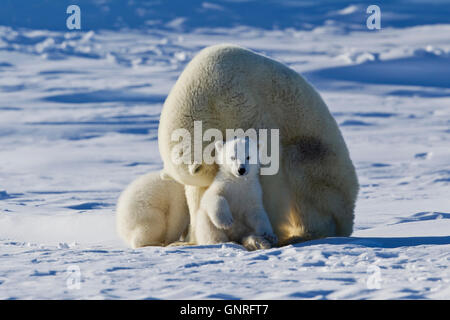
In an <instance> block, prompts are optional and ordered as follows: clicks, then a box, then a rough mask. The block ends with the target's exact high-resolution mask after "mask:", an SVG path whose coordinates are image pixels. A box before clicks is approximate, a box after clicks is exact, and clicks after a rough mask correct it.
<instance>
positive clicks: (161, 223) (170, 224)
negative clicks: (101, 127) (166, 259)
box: [116, 172, 189, 248]
mask: <svg viewBox="0 0 450 320" xmlns="http://www.w3.org/2000/svg"><path fill="white" fill-rule="evenodd" d="M116 211H117V212H116V227H117V232H118V233H119V235H120V237H121V238H122V239H123V240H124V241H125V242H126V243H127V244H128V245H129V246H130V247H132V248H138V247H143V246H161V245H162V246H164V245H168V244H171V243H173V242H174V241H177V240H179V239H180V236H182V235H183V233H184V231H185V230H187V226H188V224H189V211H188V207H187V203H186V197H185V195H184V186H183V185H181V184H179V183H178V182H176V181H169V180H164V179H162V178H161V173H160V172H150V173H147V174H145V175H143V176H140V177H138V178H137V179H136V180H134V181H133V182H132V183H131V184H130V185H129V186H128V187H127V188H126V189H125V190H124V191H123V192H122V194H121V195H120V197H119V200H118V202H117V209H116Z"/></svg>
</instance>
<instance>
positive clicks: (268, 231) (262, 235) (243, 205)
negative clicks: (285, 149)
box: [195, 138, 278, 250]
mask: <svg viewBox="0 0 450 320" xmlns="http://www.w3.org/2000/svg"><path fill="white" fill-rule="evenodd" d="M258 147H261V144H260V145H259V146H257V145H256V141H254V140H252V139H249V138H235V139H233V140H229V141H227V142H226V143H225V144H224V143H223V142H222V141H217V142H216V143H215V150H216V162H218V165H219V171H218V172H217V175H216V177H215V179H214V181H213V182H212V184H211V185H210V186H209V187H208V189H207V190H206V191H205V193H204V194H203V197H202V199H201V201H200V209H199V210H198V213H197V217H196V228H195V238H196V242H197V243H198V244H213V243H220V242H228V241H235V242H238V243H241V244H242V245H243V246H244V247H246V248H247V249H249V250H256V249H268V248H271V247H272V245H275V244H276V243H277V241H278V240H277V237H276V236H275V234H274V233H273V230H272V226H271V224H270V221H269V218H268V216H267V213H266V211H265V209H264V206H263V201H262V189H261V185H260V182H259V169H260V164H259V159H258Z"/></svg>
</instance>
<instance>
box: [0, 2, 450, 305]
mask: <svg viewBox="0 0 450 320" xmlns="http://www.w3.org/2000/svg"><path fill="white" fill-rule="evenodd" d="M22 2H24V1H23V0H21V1H17V3H22ZM80 2H81V8H82V12H83V1H80ZM109 2H110V1H96V2H95V3H101V4H102V5H104V6H106V7H107V4H108V3H109ZM134 2H137V3H140V2H139V1H134ZM134 2H133V3H134ZM418 2H419V3H420V1H417V2H416V3H418ZM11 3H12V2H9V4H8V5H11ZM54 3H56V2H54ZM58 3H59V2H58ZM114 3H117V2H114ZM195 3H196V4H197V2H196V1H195ZM219 3H220V5H219V4H213V3H208V2H200V5H201V9H202V10H204V11H198V12H197V11H196V15H198V17H197V16H194V15H193V14H191V13H190V11H182V10H181V9H180V8H178V7H177V6H176V4H173V6H174V8H175V7H176V8H178V9H177V10H178V11H179V12H180V13H179V17H180V19H178V20H177V17H176V16H175V17H173V15H174V14H175V15H176V14H177V12H178V11H177V10H175V11H173V12H175V13H173V12H172V11H170V10H169V9H171V8H169V5H166V7H163V8H162V9H161V8H159V7H158V8H159V9H160V10H162V11H161V12H162V13H166V15H164V14H162V15H161V19H160V21H159V22H155V23H153V24H151V23H147V24H145V23H144V22H142V23H143V25H147V27H145V28H144V27H141V25H136V24H131V25H127V24H126V23H125V22H127V21H128V22H130V21H135V20H133V18H129V20H126V18H124V19H123V20H121V21H122V22H123V23H124V25H125V26H127V27H131V28H124V27H122V26H119V27H117V26H115V27H114V28H107V27H105V26H106V22H105V24H103V25H102V24H101V23H100V22H99V26H97V27H95V28H92V30H91V29H84V28H83V30H82V31H81V32H79V31H76V32H68V31H64V29H63V28H64V22H65V21H64V19H65V10H63V13H62V17H61V21H62V23H63V27H62V28H61V30H58V28H52V26H44V27H43V28H40V27H39V26H40V24H39V23H40V22H39V21H38V22H35V21H36V19H37V18H36V17H39V16H42V17H43V19H42V20H43V23H44V22H45V21H48V19H47V20H46V19H45V18H46V15H45V14H46V13H45V12H44V11H42V12H40V11H37V13H35V14H34V19H35V20H33V19H31V20H30V19H29V20H26V19H22V20H20V21H22V22H23V24H21V23H19V22H17V21H16V20H14V19H15V18H14V17H15V14H19V13H20V14H22V15H23V14H25V13H24V12H23V11H20V12H19V11H17V8H8V7H7V8H6V9H9V10H12V11H11V14H10V15H8V16H7V17H6V15H5V13H4V12H5V10H2V14H0V25H3V26H0V75H1V77H0V299H36V298H44V299H47V298H48V299H72V298H75V299H79V298H88V299H92V298H93V299H96V298H99V299H104V298H120V299H135V298H137V299H142V298H164V299H187V298H189V299H202V298H225V299H233V298H237V299H298V298H326V299H340V298H343V299H366V298H368V299H410V298H413V299H414V298H420V299H422V298H432V299H450V270H449V266H450V197H449V193H450V42H449V34H450V15H447V16H445V14H444V13H445V12H447V13H448V12H449V9H448V5H445V4H440V2H439V1H436V2H433V3H434V5H436V6H438V8H440V10H435V11H432V10H431V9H429V7H427V8H428V9H426V8H425V9H424V14H423V15H421V14H420V8H421V7H420V6H417V5H416V7H414V6H413V5H412V6H411V7H408V8H409V11H408V12H407V14H408V15H409V17H413V18H414V13H416V15H417V17H418V18H417V19H416V20H417V23H416V24H414V23H411V20H414V19H413V18H411V19H409V20H408V19H407V18H405V15H406V14H404V15H403V16H402V8H403V7H402V6H401V4H402V3H403V2H401V1H399V3H400V4H399V5H398V7H397V11H396V7H395V6H393V5H390V6H389V7H388V8H389V12H387V13H386V15H387V19H386V21H387V23H386V25H387V27H385V26H384V25H383V21H384V20H382V27H383V29H382V30H379V31H370V30H367V29H366V28H365V19H366V17H367V16H368V15H367V14H366V13H365V8H366V7H367V6H366V5H365V4H364V5H362V4H357V3H356V4H352V3H348V2H345V1H341V2H334V4H333V5H331V4H328V7H326V9H327V10H328V11H326V13H324V14H320V12H319V13H318V11H314V10H312V9H311V8H310V7H308V8H307V9H308V10H310V11H309V12H310V13H311V15H310V16H311V17H313V18H314V19H313V18H311V19H310V20H311V21H308V23H307V24H305V25H302V24H296V23H295V21H296V20H295V19H294V18H295V15H293V14H292V12H295V10H299V12H300V11H301V12H302V15H300V16H301V17H304V16H308V14H307V13H308V11H307V10H306V13H305V10H303V9H304V8H303V9H302V8H299V7H295V6H294V7H292V3H293V2H291V1H284V2H282V3H280V4H279V6H280V9H279V12H278V11H277V12H275V13H274V17H273V19H274V21H275V20H277V21H278V24H279V25H280V27H279V28H272V27H273V25H272V24H269V23H268V22H267V21H266V20H265V19H266V18H267V19H270V18H271V16H270V15H268V16H267V17H266V15H264V14H261V17H260V18H258V19H259V20H258V19H257V20H256V22H255V23H249V25H247V26H243V23H242V19H243V18H245V17H246V16H245V13H242V16H239V12H240V11H239V10H238V9H239V7H238V5H239V3H241V6H242V9H243V11H242V12H244V11H245V10H244V9H248V8H249V6H250V5H249V3H250V4H252V5H253V6H256V4H255V3H254V2H252V1H249V2H234V1H225V0H223V1H219ZM270 3H271V2H270ZM327 3H328V2H327ZM335 3H337V4H335ZM8 5H7V6H8ZM227 5H229V7H227ZM403 5H404V3H403ZM439 5H440V7H439ZM0 6H1V5H0ZM236 6H237V7H236ZM267 6H268V5H266V6H265V10H266V11H267V12H270V8H272V7H270V6H268V7H267ZM250 7H251V6H250ZM109 8H110V11H108V12H109V15H111V11H113V12H116V13H119V10H120V9H121V8H120V7H114V6H111V7H109ZM256 8H257V6H256ZM411 8H412V9H411ZM414 8H416V9H414ZM32 9H33V8H32ZM34 9H36V8H34ZM147 9H148V8H147ZM288 9H289V10H288ZM381 9H382V19H383V6H381ZM30 10H31V9H30ZM36 10H37V9H36ZM114 10H116V11H114ZM148 10H150V9H148ZM164 10H165V11H164ZM180 10H181V11H180ZM221 10H222V11H221ZM227 10H228V11H227ZM229 10H231V11H229ZM414 10H416V11H415V12H414ZM427 10H429V11H430V10H431V11H432V12H431V11H430V12H431V13H430V12H428V11H427ZM446 10H447V11H446ZM144 11H145V10H144ZM50 12H53V11H50ZM105 12H106V11H105ZM168 12H171V15H170V14H168ZM186 12H187V13H186ZM202 12H203V13H202ZM205 12H206V13H205ZM208 12H214V14H218V13H217V12H219V13H220V12H225V13H227V12H228V13H229V12H231V13H230V15H226V14H225V13H224V14H222V15H220V14H219V17H225V16H226V17H231V18H229V19H231V20H230V21H231V22H229V21H228V20H226V19H219V18H217V23H216V24H215V20H214V19H213V20H207V21H206V20H205V21H203V20H201V19H200V18H199V17H203V16H204V15H206V14H207V13H208ZM13 13H14V14H13ZM41 13H42V15H41ZM394 13H395V14H394ZM438 13H439V14H438ZM142 14H143V15H144V16H145V12H144V13H142ZM183 14H184V15H186V14H191V15H192V16H193V17H195V19H188V18H189V16H188V18H186V17H184V20H183V19H182V18H183ZM277 14H278V15H277ZM427 14H428V15H427ZM433 14H436V17H437V18H436V23H437V24H432V23H431V21H433V19H432V18H433ZM283 15H285V17H286V19H282V17H283ZM346 16H348V19H347V18H346ZM406 16H407V15H406ZM424 16H425V17H424ZM430 16H431V17H430ZM20 17H22V16H20ZM20 17H19V18H20ZM445 17H447V20H445V19H446V18H445ZM8 19H9V20H8ZM11 19H12V20H11ZM196 19H197V20H196ZM198 19H200V20H198ZM396 19H397V20H396ZM402 19H403V20H402ZM10 20H11V21H12V22H11V21H10ZM100 20H101V19H100ZM30 21H31V22H30ZM33 21H34V22H33ZM88 21H89V20H88ZM124 21H125V22H124ZM164 21H166V23H165V24H164V23H163V22H164ZM169 21H170V23H169ZM186 21H187V22H186ZM192 21H194V22H195V21H197V23H194V22H192ZM289 21H291V25H292V26H293V27H292V28H289V27H288V26H289ZM346 21H348V23H346ZM138 22H139V21H138ZM250 22H252V21H250ZM258 22H259V24H258ZM136 23H137V22H136ZM168 23H169V24H168ZM389 23H390V24H389ZM285 24H288V25H285ZM269 25H270V26H269ZM149 26H150V27H149ZM358 26H359V27H358ZM23 27H26V28H23ZM47 27H48V28H52V29H53V31H48V30H44V28H47ZM133 27H134V28H133ZM221 42H231V43H236V44H239V45H242V46H245V47H248V48H251V49H253V50H256V51H258V52H261V53H264V54H266V55H268V56H270V57H272V58H275V59H278V60H280V61H282V62H284V63H286V64H287V65H289V66H290V67H292V68H293V69H295V70H297V71H298V72H300V73H302V74H303V75H305V77H306V78H308V79H309V80H310V81H311V82H312V83H313V84H314V85H315V86H316V88H317V89H318V90H319V92H320V93H321V94H322V96H323V97H324V99H325V100H326V102H327V103H328V105H329V108H330V110H331V111H332V113H333V115H334V116H335V118H336V120H337V122H338V123H339V125H340V127H341V130H342V132H343V134H344V137H345V139H346V142H347V145H348V147H349V149H350V152H351V156H352V159H353V161H354V163H355V166H356V168H357V172H358V176H359V181H360V185H361V190H360V194H359V198H358V202H357V207H356V224H355V232H354V234H353V235H352V237H349V238H331V239H323V240H317V241H310V242H306V243H303V244H298V245H293V246H286V247H282V248H274V249H271V250H266V251H256V252H247V251H245V250H244V249H243V248H242V247H240V246H238V245H234V244H223V245H215V246H192V247H167V248H162V247H148V248H142V249H137V250H132V249H128V248H126V247H125V246H124V244H123V243H122V242H121V241H120V239H118V238H117V235H116V233H115V226H114V206H115V202H116V199H117V197H118V195H119V193H120V192H121V190H122V189H123V188H124V187H125V186H126V185H127V184H128V183H129V182H130V181H132V180H133V179H134V178H136V177H137V176H138V175H140V174H143V173H146V172H148V171H150V170H157V169H160V168H161V166H162V164H161V159H160V156H159V153H158V148H157V127H158V120H159V114H160V111H161V107H162V103H163V102H164V99H165V97H166V95H167V93H168V92H169V90H170V88H171V86H172V85H173V84H174V82H175V80H176V79H177V77H178V75H179V74H180V72H181V71H182V69H183V67H184V66H185V65H186V63H187V62H188V61H189V60H190V59H191V58H192V57H193V56H194V55H195V54H196V53H197V52H198V51H199V50H200V49H202V48H204V47H205V46H207V45H211V44H216V43H221ZM71 271H72V272H71ZM78 278H79V279H80V281H81V282H80V287H78V286H77V285H76V284H77V279H78Z"/></svg>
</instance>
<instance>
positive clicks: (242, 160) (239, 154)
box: [215, 137, 262, 178]
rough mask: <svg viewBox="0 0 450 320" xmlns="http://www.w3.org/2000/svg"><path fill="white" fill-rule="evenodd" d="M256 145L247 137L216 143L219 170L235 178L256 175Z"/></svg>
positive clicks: (257, 169) (257, 170)
mask: <svg viewBox="0 0 450 320" xmlns="http://www.w3.org/2000/svg"><path fill="white" fill-rule="evenodd" d="M261 147H262V146H261V142H260V143H259V145H258V143H257V142H256V141H255V140H253V139H251V138H248V137H245V138H235V139H233V140H228V141H226V142H225V143H223V142H222V141H216V143H215V148H216V162H217V164H218V165H219V167H220V170H222V171H225V172H228V173H231V174H232V175H234V176H235V177H238V178H239V177H244V176H246V175H257V174H258V173H259V158H258V149H259V148H261Z"/></svg>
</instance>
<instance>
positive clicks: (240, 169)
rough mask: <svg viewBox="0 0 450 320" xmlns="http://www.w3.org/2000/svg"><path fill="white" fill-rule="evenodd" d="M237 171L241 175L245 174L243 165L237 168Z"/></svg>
mask: <svg viewBox="0 0 450 320" xmlns="http://www.w3.org/2000/svg"><path fill="white" fill-rule="evenodd" d="M238 173H239V174H240V175H241V176H242V175H244V174H245V168H243V167H241V168H239V170H238Z"/></svg>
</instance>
